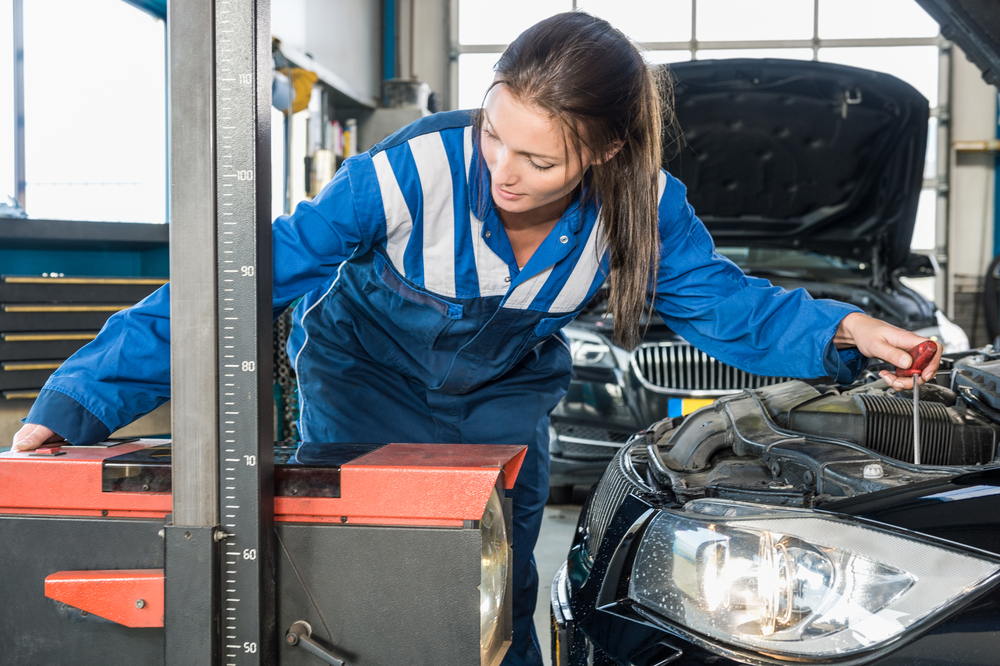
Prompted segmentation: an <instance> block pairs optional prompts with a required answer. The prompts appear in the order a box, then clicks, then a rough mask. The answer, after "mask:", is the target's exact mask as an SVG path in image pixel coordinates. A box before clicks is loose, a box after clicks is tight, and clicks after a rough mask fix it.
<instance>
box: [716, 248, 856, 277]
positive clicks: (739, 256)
mask: <svg viewBox="0 0 1000 666" xmlns="http://www.w3.org/2000/svg"><path fill="white" fill-rule="evenodd" d="M718 251H719V252H720V253H721V254H723V255H725V256H726V257H727V258H728V259H729V260H730V261H732V262H733V263H735V264H736V265H737V266H739V267H740V268H741V269H742V270H743V272H744V273H748V274H750V275H780V276H785V277H795V278H813V279H820V280H830V279H835V278H841V279H843V278H859V277H865V276H868V275H871V264H870V263H869V262H866V261H855V260H852V259H845V258H843V257H835V256H832V255H828V254H819V253H817V252H809V251H808V250H793V249H789V248H770V247H720V248H718Z"/></svg>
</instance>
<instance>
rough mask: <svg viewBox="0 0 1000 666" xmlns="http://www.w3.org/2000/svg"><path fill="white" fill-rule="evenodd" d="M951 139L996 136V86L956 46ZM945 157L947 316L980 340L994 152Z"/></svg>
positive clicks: (990, 255)
mask: <svg viewBox="0 0 1000 666" xmlns="http://www.w3.org/2000/svg"><path fill="white" fill-rule="evenodd" d="M952 84H953V88H952V137H951V138H952V141H982V140H986V139H993V138H995V136H996V130H997V127H996V112H997V90H996V88H994V87H993V86H990V85H987V84H986V82H985V81H983V78H982V75H981V73H980V71H979V69H978V68H977V67H976V66H975V65H973V64H972V63H970V62H969V61H968V60H967V59H966V57H965V55H964V54H963V53H962V52H961V50H960V49H958V48H957V47H956V48H955V54H954V58H953V59H952ZM949 154H950V159H951V178H950V196H949V213H948V248H949V249H948V268H947V270H948V282H947V284H948V285H949V287H950V292H951V298H949V299H948V316H949V317H951V318H952V319H953V320H954V321H955V323H957V324H958V325H960V326H962V328H964V329H965V330H966V332H968V333H970V336H971V338H972V340H971V342H972V344H973V345H974V346H975V345H980V344H985V343H986V342H988V341H987V340H986V339H985V333H984V323H983V318H982V307H981V293H982V276H983V273H984V271H985V270H986V267H987V266H988V265H989V262H990V260H991V259H992V258H993V189H994V187H993V179H994V162H995V159H996V158H995V154H994V153H964V152H963V153H956V152H955V151H954V150H949Z"/></svg>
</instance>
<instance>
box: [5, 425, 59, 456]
mask: <svg viewBox="0 0 1000 666" xmlns="http://www.w3.org/2000/svg"><path fill="white" fill-rule="evenodd" d="M62 439H63V438H62V437H61V436H60V435H57V434H55V433H54V432H52V431H51V430H49V429H48V428H46V427H45V426H43V425H36V424H34V423H25V424H24V426H23V427H22V428H21V429H20V430H18V431H17V432H16V433H14V444H13V446H11V447H10V450H11V451H34V450H35V449H37V448H38V447H39V446H41V445H42V444H48V443H49V442H61V441H62Z"/></svg>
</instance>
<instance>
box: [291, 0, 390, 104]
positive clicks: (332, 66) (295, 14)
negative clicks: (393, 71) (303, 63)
mask: <svg viewBox="0 0 1000 666" xmlns="http://www.w3.org/2000/svg"><path fill="white" fill-rule="evenodd" d="M382 30H383V27H382V2H374V1H370V0H271V34H273V35H274V36H275V37H278V38H279V39H281V41H282V44H287V45H289V46H292V47H294V48H295V49H298V50H299V51H303V52H305V53H307V54H309V55H310V56H312V58H313V59H314V60H316V61H317V62H318V63H319V64H321V65H323V66H324V67H326V68H327V69H329V70H331V71H333V72H335V73H336V74H338V75H339V76H341V77H342V78H343V79H344V80H345V81H346V82H347V83H348V84H350V85H351V87H352V88H354V89H355V90H356V91H357V92H358V93H360V94H361V95H364V96H368V97H375V98H377V99H381V97H382Z"/></svg>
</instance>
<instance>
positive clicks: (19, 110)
mask: <svg viewBox="0 0 1000 666" xmlns="http://www.w3.org/2000/svg"><path fill="white" fill-rule="evenodd" d="M13 42H14V198H15V199H17V203H19V204H20V205H21V208H23V209H25V210H27V205H26V190H27V182H26V180H27V179H26V177H25V173H24V0H14V35H13ZM8 185H9V183H8ZM5 187H6V186H5Z"/></svg>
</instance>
